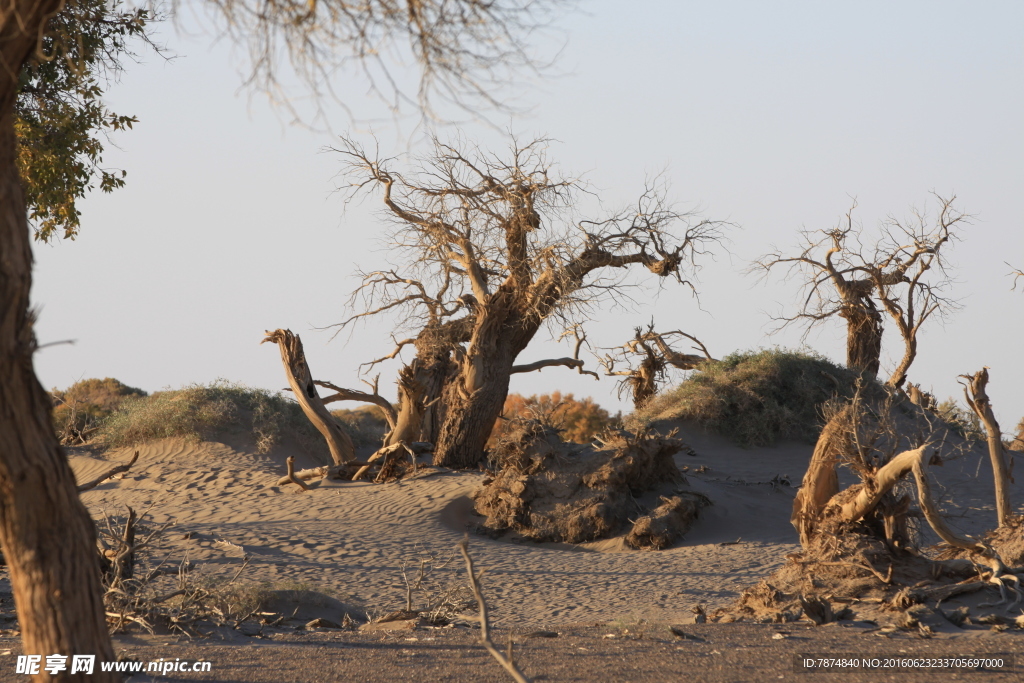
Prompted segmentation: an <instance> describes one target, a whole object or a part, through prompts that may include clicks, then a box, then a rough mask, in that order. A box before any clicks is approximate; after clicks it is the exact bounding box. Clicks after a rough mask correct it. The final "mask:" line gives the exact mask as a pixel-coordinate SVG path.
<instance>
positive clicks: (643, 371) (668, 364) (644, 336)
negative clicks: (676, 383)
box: [600, 322, 715, 408]
mask: <svg viewBox="0 0 1024 683" xmlns="http://www.w3.org/2000/svg"><path fill="white" fill-rule="evenodd" d="M673 337H685V338H686V339H689V340H690V341H692V342H694V343H695V344H696V345H697V346H695V347H694V350H695V351H700V352H701V353H702V354H703V355H702V356H698V355H695V354H692V353H680V352H679V351H676V350H675V349H673V348H672V346H671V344H672V343H673V342H674V340H673ZM609 350H610V351H611V352H612V353H608V354H605V356H604V357H603V358H601V359H600V362H601V365H602V366H603V367H604V371H605V374H606V375H608V376H610V377H615V376H618V377H622V378H623V379H622V380H620V381H619V397H620V398H621V396H622V392H623V391H629V393H630V395H631V396H632V398H633V407H634V408H640V407H641V406H643V405H644V404H645V403H647V402H648V401H649V400H650V399H652V398H653V397H654V395H655V394H657V393H658V388H659V387H660V386H662V385H663V384H664V383H665V381H666V380H667V378H668V374H669V371H670V369H671V368H676V369H678V370H694V369H696V368H697V367H698V366H700V364H701V363H704V362H705V361H709V360H712V361H713V360H715V359H714V358H712V357H711V354H710V353H708V349H707V347H706V346H704V343H703V342H701V341H700V340H699V339H697V338H696V337H694V336H693V335H691V334H687V333H686V332H683V331H682V330H673V331H671V332H657V331H655V329H654V323H653V322H652V323H651V324H650V325H648V326H647V329H646V330H644V329H643V328H642V327H637V328H636V329H635V330H634V335H633V338H632V339H631V340H629V341H628V342H626V343H625V344H623V345H622V346H617V347H615V348H613V349H609ZM619 363H624V364H625V366H626V368H625V369H624V370H616V366H617V365H618V364H619Z"/></svg>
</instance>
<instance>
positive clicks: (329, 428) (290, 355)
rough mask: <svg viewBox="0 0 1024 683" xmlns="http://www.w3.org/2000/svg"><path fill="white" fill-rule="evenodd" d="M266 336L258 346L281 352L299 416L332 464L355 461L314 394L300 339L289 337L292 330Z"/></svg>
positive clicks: (352, 451) (351, 447) (341, 433)
mask: <svg viewBox="0 0 1024 683" xmlns="http://www.w3.org/2000/svg"><path fill="white" fill-rule="evenodd" d="M266 335H267V336H266V337H265V338H264V339H263V341H262V342H260V343H261V344H262V343H264V342H272V343H274V344H277V345H278V347H279V348H280V350H281V363H282V364H284V371H285V374H286V375H287V376H288V384H289V385H290V386H291V388H292V394H293V395H294V396H295V400H296V401H298V402H299V405H300V406H301V407H302V412H303V413H305V414H306V417H308V418H309V421H310V422H312V423H313V426H314V427H316V428H317V431H319V432H320V433H321V434H322V435H323V437H324V440H325V441H327V447H328V448H329V449H330V450H331V459H332V460H334V464H335V465H341V464H343V463H346V462H349V461H351V460H355V459H356V449H355V446H354V445H353V444H352V439H351V438H350V437H349V435H348V434H346V433H345V431H344V430H343V429H342V428H341V427H340V426H339V425H338V422H337V420H335V419H334V416H333V415H331V413H330V412H329V411H328V410H327V406H325V405H324V402H323V401H322V400H321V399H320V394H318V393H317V391H316V384H314V383H313V375H312V373H310V371H309V365H308V364H307V363H306V354H305V352H304V351H303V350H302V340H301V339H299V335H297V334H292V331H291V330H274V331H273V332H270V331H269V330H268V331H267V333H266Z"/></svg>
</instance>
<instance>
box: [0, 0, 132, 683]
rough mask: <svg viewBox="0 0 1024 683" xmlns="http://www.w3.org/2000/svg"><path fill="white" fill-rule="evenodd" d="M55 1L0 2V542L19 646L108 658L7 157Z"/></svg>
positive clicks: (87, 532)
mask: <svg viewBox="0 0 1024 683" xmlns="http://www.w3.org/2000/svg"><path fill="white" fill-rule="evenodd" d="M59 6H60V3H58V2H55V1H52V0H50V1H45V2H27V1H25V0H21V1H17V0H15V1H14V2H8V3H4V6H3V8H2V9H0V60H2V61H3V64H0V543H2V544H3V551H4V557H5V558H6V560H7V566H8V568H9V570H10V574H11V584H12V587H13V589H14V601H15V605H16V607H17V611H18V618H19V621H20V624H21V631H22V640H23V643H24V651H25V653H26V654H39V655H44V656H45V655H50V654H62V655H66V656H70V655H74V654H91V655H96V656H97V659H98V660H111V659H113V648H112V647H111V644H110V636H109V634H108V633H107V626H106V618H105V616H104V610H103V595H102V590H101V585H100V572H99V560H98V557H97V550H96V530H95V528H94V526H93V523H92V520H91V519H90V517H89V514H88V512H87V511H86V509H85V506H84V505H82V503H81V501H80V500H79V498H78V492H77V490H76V487H75V477H74V475H73V474H72V472H71V468H70V467H69V466H68V462H67V458H66V457H65V454H64V452H63V450H62V449H61V447H60V445H59V444H58V442H57V437H56V436H55V434H54V431H53V426H52V424H51V421H50V399H49V396H48V395H47V393H46V391H45V390H44V389H43V387H42V386H41V385H40V384H39V381H38V380H37V379H36V376H35V371H34V369H33V366H32V354H33V352H34V351H35V348H36V342H35V336H34V333H33V330H32V322H33V319H32V314H31V312H30V311H29V290H30V287H31V284H32V279H31V278H32V251H31V247H30V237H29V227H28V222H27V219H26V210H25V199H24V196H23V194H22V188H21V181H20V179H19V177H18V170H17V166H16V163H15V161H16V140H15V134H14V103H15V99H16V96H17V81H16V75H17V74H18V73H20V71H21V68H22V65H23V64H24V62H25V61H26V59H27V58H28V57H29V55H30V54H31V51H32V50H33V49H34V48H35V46H36V43H37V40H38V38H39V35H40V33H41V32H42V30H43V28H44V27H45V24H46V22H47V20H48V19H49V17H50V16H52V14H53V13H55V12H56V11H57V9H58V7H59ZM44 661H45V660H44ZM69 664H70V659H69ZM68 669H69V671H70V666H69V667H68ZM40 671H41V673H40V674H39V675H38V676H37V677H36V680H40V681H49V680H61V681H71V680H81V681H86V680H89V681H114V680H116V679H117V676H116V675H115V674H110V673H108V674H104V673H103V672H101V671H99V666H98V665H97V667H96V671H95V673H94V674H93V675H91V676H86V675H84V674H82V673H78V674H75V675H74V676H72V675H70V673H68V672H64V673H63V674H59V675H57V676H54V677H51V676H50V675H49V674H47V673H46V672H45V671H42V669H40Z"/></svg>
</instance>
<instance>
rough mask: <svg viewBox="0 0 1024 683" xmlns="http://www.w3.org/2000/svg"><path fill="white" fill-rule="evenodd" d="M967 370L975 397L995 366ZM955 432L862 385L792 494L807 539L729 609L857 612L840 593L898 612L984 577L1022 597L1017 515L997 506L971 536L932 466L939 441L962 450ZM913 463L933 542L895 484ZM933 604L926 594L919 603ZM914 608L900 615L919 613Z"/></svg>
mask: <svg viewBox="0 0 1024 683" xmlns="http://www.w3.org/2000/svg"><path fill="white" fill-rule="evenodd" d="M969 379H971V380H972V382H973V384H972V389H974V390H975V391H974V394H973V396H974V398H977V397H979V396H984V381H983V380H984V379H987V376H985V377H983V374H982V373H978V374H977V375H975V376H973V377H972V378H969ZM983 403H984V404H986V405H987V399H985V400H984V401H983ZM958 438H959V437H956V436H955V435H954V434H952V433H951V432H949V431H948V430H947V429H946V427H945V425H942V424H940V423H939V422H938V420H935V419H934V417H933V416H932V415H931V414H930V413H929V412H927V411H925V410H923V409H921V408H919V407H917V406H914V405H912V404H909V403H908V402H906V401H904V400H903V399H900V398H897V397H896V395H895V394H892V395H890V396H889V397H888V398H887V399H885V400H882V401H873V402H869V401H866V400H864V399H863V398H862V397H861V396H860V394H858V395H857V396H855V397H854V400H853V401H852V402H851V403H850V404H848V405H846V406H844V407H843V408H842V409H841V410H838V411H836V412H835V414H834V415H833V416H832V418H831V419H830V420H829V422H828V424H827V425H826V426H825V429H824V430H823V431H822V434H821V438H820V439H819V441H818V444H817V446H816V447H815V450H814V455H813V456H812V461H811V466H810V467H809V468H808V471H807V473H806V475H805V477H804V481H803V486H802V488H801V489H800V492H799V493H798V495H797V497H796V499H795V501H794V506H793V518H792V521H793V524H794V526H795V527H797V529H798V530H799V532H800V541H801V546H802V550H801V551H800V552H799V553H795V554H793V555H791V556H789V562H787V564H786V565H785V566H783V567H782V568H781V569H780V570H778V571H777V572H775V573H774V574H773V575H772V576H771V577H769V579H767V580H765V581H762V582H761V583H759V584H758V585H756V586H754V587H752V588H750V589H748V590H746V591H744V593H743V595H742V596H741V598H740V600H739V602H738V603H737V605H736V606H735V607H734V608H733V609H731V610H730V611H728V612H726V614H725V615H724V617H723V618H724V619H725V620H730V621H731V620H736V619H744V618H748V619H749V618H753V619H756V620H767V621H792V620H796V619H799V618H800V617H801V616H804V617H806V618H809V619H811V620H812V621H814V622H815V623H824V622H827V621H831V620H834V619H839V618H845V617H847V616H849V614H850V612H849V611H847V610H846V609H838V608H836V609H834V608H833V607H832V602H835V603H836V604H840V603H841V604H844V605H845V604H849V605H854V604H860V605H861V606H867V607H865V608H866V609H875V610H878V609H881V610H883V611H884V610H889V611H897V612H901V613H902V612H903V611H904V610H907V608H910V607H911V606H913V605H917V604H918V603H924V602H934V601H942V600H946V599H949V598H950V597H953V596H955V595H958V594H962V593H965V592H970V591H975V590H980V589H981V588H983V587H985V586H995V587H997V588H998V589H999V592H1000V602H999V603H996V604H999V605H1010V606H1013V605H1016V604H1018V603H1019V602H1020V601H1021V599H1022V598H1024V594H1022V593H1021V592H1020V590H1019V583H1020V578H1021V576H1024V539H1022V538H1021V526H1020V520H1019V519H1017V518H1009V519H1008V520H1007V521H1006V523H1005V524H1003V523H1002V522H1003V518H1002V517H1000V522H1001V525H1000V527H999V528H998V529H996V530H995V531H994V532H991V533H989V534H988V535H986V536H985V537H984V538H982V539H974V538H968V537H964V536H961V535H959V534H957V533H956V532H954V531H953V530H952V529H951V528H950V526H949V525H948V524H947V523H946V522H945V520H944V519H943V517H942V515H941V514H940V512H939V509H938V506H937V505H936V504H935V501H934V498H933V496H932V492H931V485H930V482H929V477H928V473H927V470H926V467H927V465H940V464H942V456H943V453H945V454H946V455H949V454H950V451H953V450H955V449H956V448H957V447H958V446H957V440H958ZM999 455H1000V457H1002V452H1001V451H1000V452H999ZM840 464H843V465H846V466H848V467H850V468H851V469H853V470H854V471H855V472H856V473H857V474H858V475H859V477H860V479H861V482H860V483H859V484H855V485H853V486H851V487H849V488H847V489H845V490H842V491H840V490H839V487H838V483H837V476H836V468H837V467H838V466H839V465H840ZM993 464H994V475H995V478H996V482H997V486H996V490H997V494H998V492H1000V491H1002V492H1004V493H1005V483H1006V482H1005V479H1006V476H1007V475H1006V472H1005V469H1004V470H1002V471H1000V469H999V467H998V462H997V461H996V460H993ZM908 475H912V478H913V485H914V488H915V489H916V493H917V504H918V508H919V510H920V512H919V514H920V516H921V517H922V518H923V519H924V521H925V522H926V523H927V524H928V526H929V527H930V528H931V529H932V531H934V532H935V534H936V535H937V536H938V537H939V538H940V539H941V541H942V544H941V545H940V546H939V547H938V548H937V549H932V550H930V551H927V552H926V551H922V550H921V549H919V548H918V547H917V546H916V543H915V542H914V539H913V538H912V534H911V533H910V529H909V522H908V520H909V518H910V516H911V515H912V514H913V512H912V510H911V499H910V496H909V494H906V493H902V492H901V491H900V490H899V488H898V487H899V485H900V483H901V482H902V481H903V480H904V479H905V478H906V477H907V476H908ZM1000 482H1002V484H1003V486H1002V487H1000ZM1007 504H1008V503H1007ZM830 601H831V602H830ZM930 609H931V608H929V607H926V606H921V605H918V606H917V607H913V608H912V610H911V611H914V610H916V612H914V614H918V613H924V612H927V611H928V610H930ZM908 614H910V612H908ZM911 616H913V615H911ZM911 616H908V617H906V618H903V622H904V623H906V624H910V623H913V624H914V625H916V623H917V620H916V618H911ZM918 616H920V614H918Z"/></svg>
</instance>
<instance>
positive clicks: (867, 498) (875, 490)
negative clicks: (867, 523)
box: [839, 444, 930, 522]
mask: <svg viewBox="0 0 1024 683" xmlns="http://www.w3.org/2000/svg"><path fill="white" fill-rule="evenodd" d="M929 445H930V444H925V445H923V446H921V447H920V448H915V449H914V450H912V451H904V452H902V453H900V454H899V455H897V456H896V457H894V458H893V459H892V460H890V461H889V462H887V463H886V464H885V465H883V466H882V467H880V468H879V469H878V471H877V472H875V474H874V477H873V478H872V480H871V482H870V485H868V484H865V485H864V486H862V487H861V489H860V491H858V492H857V495H856V496H854V498H853V500H850V501H847V502H846V503H842V504H841V507H840V513H839V517H840V519H842V520H843V521H846V522H857V521H859V520H860V519H862V518H863V517H864V516H865V515H867V514H869V513H870V512H872V511H873V510H874V509H875V508H876V507H877V506H878V504H879V503H880V502H881V501H882V497H883V496H885V494H886V493H888V492H889V491H890V490H891V489H892V487H893V486H895V485H896V484H897V483H898V482H899V480H900V479H902V478H903V477H904V476H905V475H906V474H907V473H909V472H911V471H912V470H913V469H914V465H915V463H920V461H921V458H923V457H924V451H925V449H926V448H928V446H929Z"/></svg>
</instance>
